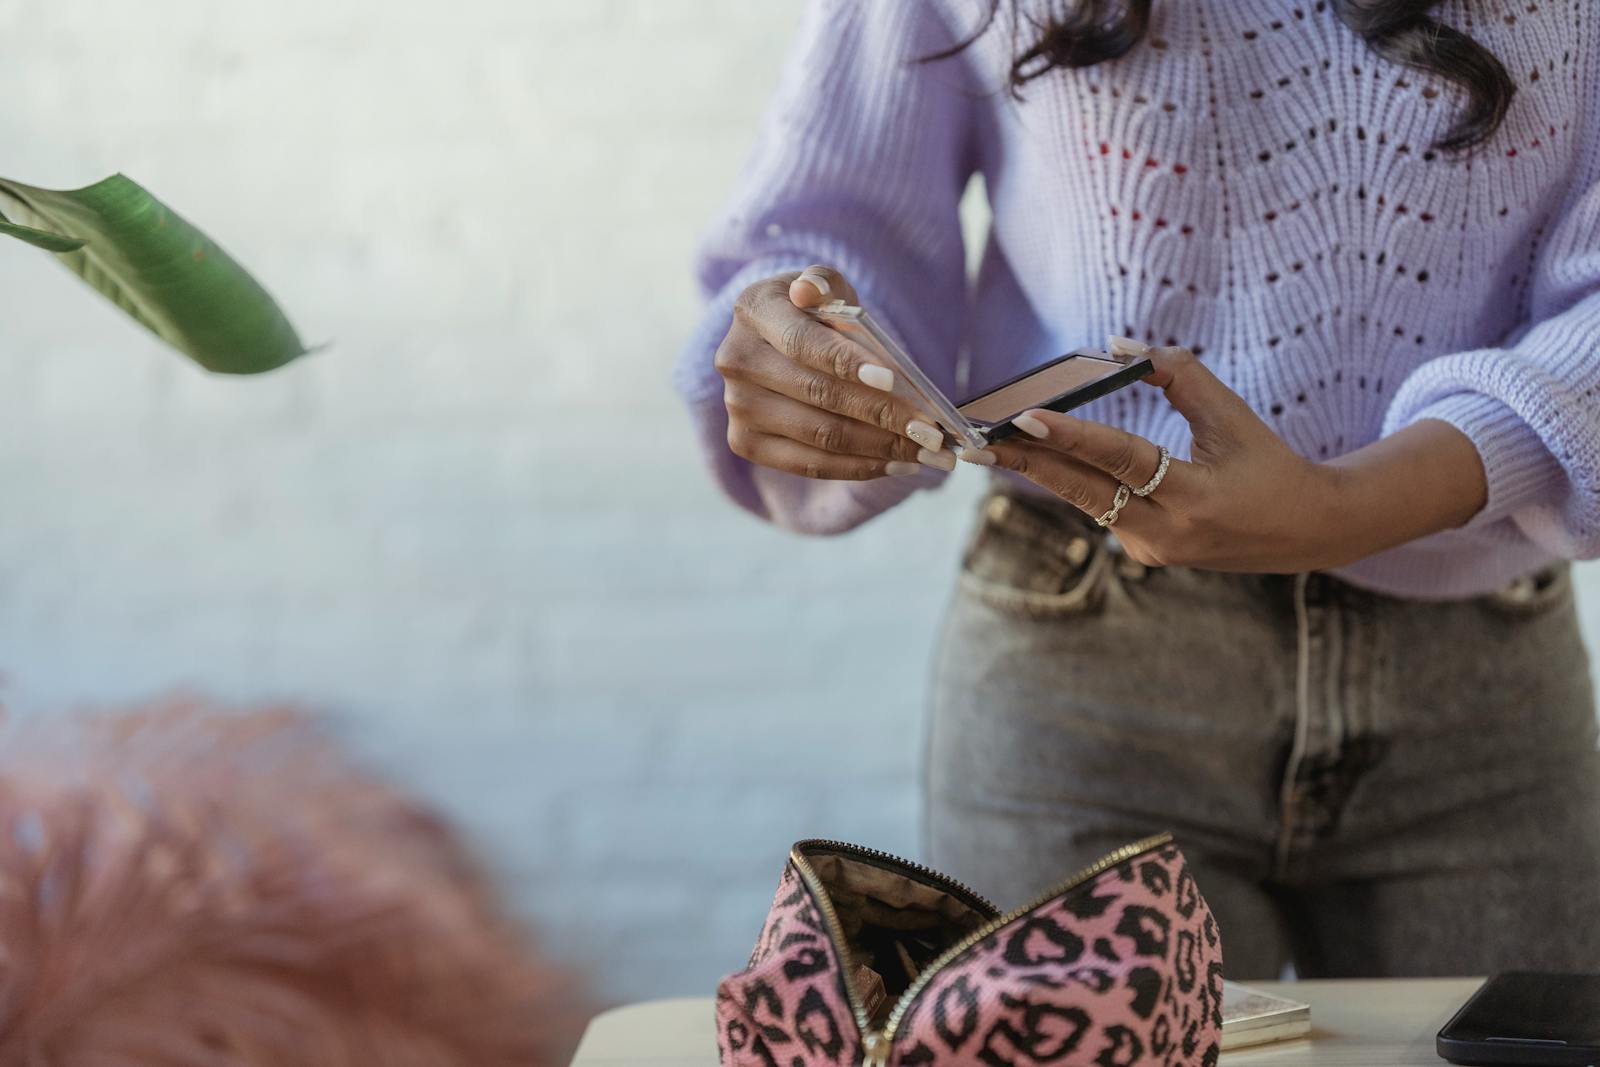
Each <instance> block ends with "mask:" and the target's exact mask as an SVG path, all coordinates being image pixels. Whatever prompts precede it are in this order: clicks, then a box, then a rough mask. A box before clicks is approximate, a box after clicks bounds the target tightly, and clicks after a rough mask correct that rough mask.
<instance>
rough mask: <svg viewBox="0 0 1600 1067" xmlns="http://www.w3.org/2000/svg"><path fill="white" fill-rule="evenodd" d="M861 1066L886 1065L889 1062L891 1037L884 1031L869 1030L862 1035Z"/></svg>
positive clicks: (878, 1066) (877, 1066) (882, 1066)
mask: <svg viewBox="0 0 1600 1067" xmlns="http://www.w3.org/2000/svg"><path fill="white" fill-rule="evenodd" d="M861 1050H862V1059H861V1067H884V1065H885V1064H887V1063H888V1062H889V1039H888V1038H887V1037H886V1036H884V1034H883V1032H882V1031H879V1030H868V1031H866V1032H865V1033H863V1034H862V1035H861Z"/></svg>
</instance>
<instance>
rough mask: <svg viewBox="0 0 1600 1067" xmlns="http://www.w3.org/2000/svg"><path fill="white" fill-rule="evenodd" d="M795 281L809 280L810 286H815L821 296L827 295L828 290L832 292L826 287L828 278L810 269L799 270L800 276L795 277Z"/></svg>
mask: <svg viewBox="0 0 1600 1067" xmlns="http://www.w3.org/2000/svg"><path fill="white" fill-rule="evenodd" d="M795 281H797V282H810V283H811V284H812V286H814V287H815V288H816V290H817V292H818V293H820V294H821V295H823V296H827V295H828V294H829V293H830V292H832V290H830V289H829V288H828V280H827V279H826V278H824V277H823V276H822V275H820V274H812V273H811V272H810V271H801V273H800V277H798V278H796V279H795Z"/></svg>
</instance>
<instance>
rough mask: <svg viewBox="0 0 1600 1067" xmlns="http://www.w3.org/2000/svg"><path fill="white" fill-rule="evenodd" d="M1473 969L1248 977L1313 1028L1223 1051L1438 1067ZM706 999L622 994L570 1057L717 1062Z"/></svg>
mask: <svg viewBox="0 0 1600 1067" xmlns="http://www.w3.org/2000/svg"><path fill="white" fill-rule="evenodd" d="M1481 982H1482V979H1479V978H1430V979H1409V978H1407V979H1383V980H1371V981H1368V980H1362V981H1334V982H1251V983H1250V984H1251V985H1253V986H1255V987H1256V988H1258V989H1263V990H1266V991H1268V992H1274V993H1279V994H1282V995H1283V996H1287V997H1293V998H1295V999H1296V1000H1302V1001H1305V1002H1306V1003H1308V1004H1310V1005H1311V1036H1310V1037H1308V1038H1300V1039H1298V1040H1295V1041H1285V1042H1281V1043H1279V1044H1276V1045H1263V1046H1261V1047H1259V1048H1245V1049H1239V1050H1237V1051H1235V1052H1225V1053H1223V1056H1222V1060H1223V1062H1224V1063H1226V1064H1232V1065H1236V1067H1290V1065H1295V1067H1365V1065H1367V1064H1381V1065H1384V1067H1439V1065H1441V1064H1443V1063H1444V1062H1445V1061H1443V1060H1441V1059H1439V1057H1438V1055H1437V1054H1436V1053H1435V1052H1434V1050H1433V1037H1434V1035H1435V1034H1436V1033H1438V1032H1439V1027H1441V1026H1443V1025H1444V1023H1445V1020H1447V1019H1448V1018H1449V1017H1450V1016H1451V1015H1452V1014H1453V1013H1454V1012H1455V1010H1456V1009H1457V1008H1458V1007H1460V1006H1461V1004H1462V1002H1464V1001H1465V1000H1466V999H1467V997H1468V996H1470V995H1471V994H1472V991H1473V990H1475V989H1477V988H1478V986H1479V984H1480V983H1481ZM714 1026H715V1024H714V1023H713V1021H712V1004H711V1000H710V999H709V998H706V997H692V998H686V999H680V1000H656V1001H650V1002H648V1003H644V1004H630V1005H628V1006H627V1007H623V1008H615V1009H613V1010H611V1011H608V1012H604V1013H603V1014H600V1015H597V1016H595V1018H594V1021H593V1022H591V1023H590V1024H589V1029H588V1031H587V1032H586V1033H585V1034H584V1035H583V1042H582V1043H581V1044H580V1045H579V1046H578V1054H577V1057H576V1058H575V1059H574V1060H573V1061H572V1067H633V1065H637V1067H716V1062H717V1040H716V1034H715V1032H714Z"/></svg>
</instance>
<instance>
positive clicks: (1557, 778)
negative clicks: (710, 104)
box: [679, 0, 1600, 978]
mask: <svg viewBox="0 0 1600 1067" xmlns="http://www.w3.org/2000/svg"><path fill="white" fill-rule="evenodd" d="M1124 8H1126V9H1125V10H1124ZM1008 88H1010V89H1011V90H1012V91H1011V92H1007V91H1006V90H1007V89H1008ZM973 174H982V175H983V176H984V178H985V180H986V186H987V189H988V193H989V199H990V203H991V205H992V207H993V211H994V223H993V228H992V232H991V236H990V238H989V241H988V244H987V246H986V248H985V249H984V254H983V258H982V264H981V267H980V269H979V271H978V273H977V277H976V280H975V281H974V282H973V283H972V287H971V291H970V292H969V287H968V282H967V279H966V277H965V273H964V270H963V250H962V244H961V236H960V230H959V227H958V220H957V201H958V199H959V198H960V196H961V194H962V191H963V189H964V188H965V186H966V184H967V181H968V179H969V177H970V176H971V175H973ZM700 277H701V281H702V283H703V285H704V287H705V289H706V291H707V293H708V295H709V296H710V299H711V307H710V311H709V313H708V315H707V317H706V319H705V322H704V324H703V327H702V329H701V330H700V331H699V333H698V334H697V335H696V337H695V339H694V341H693V342H692V343H691V344H690V345H689V347H688V350H687V352H686V354H685V357H684V359H683V361H682V363H681V365H680V368H679V384H680V387H681V389H682V391H683V392H684V394H685V396H686V397H687V399H688V400H689V402H690V403H691V404H692V406H693V408H694V410H695V412H696V414H697V416H698V418H699V421H700V425H701V427H702V429H703V434H704V440H705V445H706V449H707V452H708V454H709V456H710V459H711V465H712V467H713V469H714V471H715V473H716V475H717V477H718V478H719V480H720V481H721V483H722V485H723V486H724V487H725V488H726V490H727V491H728V492H729V493H730V494H731V495H732V496H733V498H734V499H735V500H737V501H738V502H739V503H740V504H742V505H743V506H745V507H746V508H748V509H750V510H752V511H754V512H756V513H757V514H760V515H763V516H766V517H768V518H770V519H772V520H773V521H776V522H778V523H781V524H783V525H785V526H789V527H792V528H794V529H798V530H804V531H809V532H814V533H834V532H838V531H841V530H845V529H848V528H850V527H853V526H855V525H857V524H859V523H861V522H864V521H866V520H867V519H869V518H871V517H872V516H873V515H875V514H877V513H879V512H881V511H883V510H884V509H886V508H888V507H890V506H892V505H894V504H896V503H898V502H899V501H901V500H903V499H905V498H906V497H907V496H908V495H909V494H910V493H911V492H913V491H914V490H916V489H919V488H922V487H926V486H932V485H935V484H937V483H938V482H939V480H940V479H942V478H943V477H945V472H947V471H949V470H950V469H951V468H952V467H953V465H954V464H953V458H954V457H953V456H952V455H951V453H950V452H949V451H948V450H947V449H946V448H944V447H943V442H942V440H941V438H940V436H939V433H938V431H937V430H934V429H933V428H932V427H930V426H927V425H925V424H924V423H923V421H922V420H920V419H919V418H918V412H917V411H916V410H915V409H914V408H913V407H911V406H910V405H909V404H907V403H906V402H904V401H903V400H902V399H901V398H900V396H899V395H898V394H896V393H893V392H889V391H886V390H887V389H888V388H891V387H892V385H893V380H892V379H893V375H892V373H891V372H890V371H889V370H887V369H885V368H875V367H873V366H871V365H870V364H869V363H868V362H867V361H866V360H865V353H864V352H863V350H860V349H857V348H854V347H851V346H847V345H843V344H842V343H841V341H840V340H839V338H838V337H837V336H836V335H834V334H832V333H830V332H828V331H827V330H825V329H824V328H822V327H821V326H819V325H818V324H816V323H814V322H812V321H810V320H808V318H807V317H806V316H805V315H804V314H803V313H802V312H801V311H800V310H799V308H800V307H804V306H808V305H812V304H817V303H820V302H822V301H824V300H832V299H840V298H842V299H845V300H848V301H851V302H859V303H861V304H863V305H864V306H866V307H868V308H869V309H871V310H872V311H873V312H874V314H875V315H876V316H877V317H879V318H880V319H881V320H883V321H884V322H885V323H886V325H887V326H888V328H889V329H891V331H892V332H894V333H896V334H897V336H898V337H899V339H900V340H901V341H902V343H903V344H904V345H905V347H906V349H907V350H908V351H909V352H911V353H912V354H913V355H914V357H915V358H916V359H917V360H918V362H919V363H921V364H922V365H923V367H924V369H925V370H927V371H928V372H929V373H930V375H931V376H932V377H933V378H934V379H935V380H936V381H937V382H938V383H939V384H940V386H941V388H943V389H944V390H945V391H946V392H947V393H950V394H951V395H955V396H957V397H961V396H968V395H974V394H976V393H978V392H981V391H982V390H983V389H985V388H986V387H988V386H990V385H992V384H994V383H996V382H999V381H1003V380H1005V379H1007V378H1009V377H1011V376H1012V375H1014V374H1016V373H1017V372H1018V371H1020V370H1023V369H1026V368H1028V367H1030V366H1033V365H1036V364H1038V363H1041V362H1043V361H1044V360H1046V359H1047V358H1049V357H1052V356H1054V355H1057V354H1059V353H1060V352H1064V351H1068V350H1071V349H1074V348H1077V347H1079V346H1081V345H1084V344H1086V343H1098V342H1099V341H1100V339H1101V338H1104V337H1106V336H1107V335H1108V334H1120V335H1126V336H1127V337H1128V338H1130V339H1137V340H1130V341H1127V342H1122V341H1119V342H1117V343H1118V344H1121V345H1122V346H1123V347H1133V348H1135V349H1142V348H1143V347H1144V346H1145V345H1146V344H1148V345H1151V346H1154V347H1152V348H1151V349H1150V351H1149V355H1150V358H1151V359H1152V360H1153V361H1154V364H1155V368H1156V369H1155V372H1154V373H1153V374H1152V375H1151V376H1150V377H1149V378H1148V379H1147V383H1148V384H1145V385H1136V386H1134V387H1132V388H1129V389H1125V390H1122V391H1120V392H1118V393H1115V394H1113V395H1112V396H1110V397H1107V398H1105V399H1102V400H1099V401H1096V402H1095V403H1094V404H1092V405H1090V406H1088V407H1085V408H1083V409H1080V410H1079V411H1078V412H1077V413H1076V415H1077V417H1069V416H1065V415H1057V414H1054V413H1051V412H1035V413H1034V414H1033V417H1032V418H1031V419H1025V420H1023V422H1024V424H1023V429H1025V430H1026V431H1028V434H1029V435H1030V436H1028V437H1020V436H1019V437H1017V438H1012V439H1010V440H1008V441H1006V442H1004V443H1001V444H997V445H995V446H992V447H991V448H989V449H987V450H984V451H983V452H981V453H974V454H970V455H967V456H964V457H963V458H968V459H971V460H973V461H974V462H980V463H986V464H991V465H992V466H993V467H994V468H995V469H996V473H995V475H994V477H995V481H994V487H993V489H992V492H991V495H990V496H989V498H988V499H987V500H986V501H985V503H984V505H983V508H982V513H981V515H980V518H979V523H978V526H977V529H976V530H975V532H974V535H973V538H972V540H971V542H970V544H969V546H968V550H967V553H966V556H965V560H964V566H963V569H962V575H961V580H960V582H959V585H958V591H957V594H956V597H955V599H954V602H953V605H952V608H951V612H950V616H949V620H948V624H947V627H946V630H945V634H944V638H943V647H942V649H941V650H940V652H939V654H938V656H937V662H938V663H939V665H940V666H939V668H938V670H937V674H936V678H935V682H934V700H933V721H932V726H931V744H930V754H929V759H930V762H929V770H928V784H929V825H930V831H931V837H932V841H931V845H932V853H933V855H932V860H933V862H934V863H935V864H936V865H938V866H940V867H941V868H944V869H948V870H950V871H952V872H954V873H956V874H958V875H965V876H967V877H969V878H970V880H972V881H974V882H977V883H979V884H981V885H983V886H985V887H998V888H999V889H1001V890H1002V891H1003V892H1004V893H1005V894H1006V895H1008V896H1009V897H1011V898H1014V899H1020V898H1021V897H1023V896H1024V895H1027V894H1030V893H1032V892H1033V891H1035V890H1037V889H1039V888H1041V887H1042V886H1044V885H1046V884H1047V883H1048V882H1050V881H1051V880H1053V879H1055V878H1057V877H1059V876H1060V875H1061V874H1062V873H1063V872H1065V871H1068V870H1071V869H1073V868H1074V866H1075V865H1076V864H1078V863H1079V862H1080V861H1084V860H1087V859H1090V858H1092V857H1094V856H1096V855H1098V854H1100V853H1101V852H1103V851H1105V850H1106V849H1108V848H1110V847H1113V846H1115V845H1117V844H1120V843H1123V842H1125V841H1128V840H1130V839H1133V838H1136V837H1138V836H1140V835H1142V834H1145V833H1147V832H1150V831H1152V830H1157V829H1163V828H1172V829H1174V830H1175V831H1176V832H1177V833H1178V836H1179V839H1180V841H1181V842H1182V844H1183V845H1184V847H1185V849H1186V851H1187V852H1188V853H1189V855H1190V857H1191V859H1192V860H1193V861H1194V862H1195V864H1196V868H1197V870H1198V871H1199V877H1200V878H1201V884H1202V886H1203V887H1204V888H1205V891H1206V895H1207V898H1208V899H1209V900H1210V901H1211V903H1212V905H1213V907H1214V910H1215V912H1216V913H1217V916H1218V921H1219V923H1220V925H1221V928H1222V930H1223V933H1224V939H1225V946H1226V958H1227V969H1228V973H1229V975H1230V977H1235V978H1251V977H1266V976H1275V975H1276V974H1278V973H1279V972H1280V971H1281V970H1282V968H1283V967H1284V965H1285V964H1286V963H1288V962H1291V961H1292V962H1293V964H1294V965H1295V966H1296V968H1297V969H1298V971H1299V973H1301V974H1302V975H1354V974H1445V973H1451V974H1477V973H1485V972H1490V971H1494V970H1499V969H1503V968H1508V967H1513V966H1517V967H1529V968H1568V969H1585V970H1587V969H1592V968H1593V967H1594V965H1595V960H1596V959H1600V767H1597V763H1596V760H1597V756H1596V752H1595V741H1596V733H1595V709H1594V698H1593V695H1592V691H1591V687H1590V682H1589V673H1588V665H1587V662H1586V657H1585V653H1584V650H1583V645H1582V642H1581V640H1580V637H1579V634H1578V629H1577V622H1576V618H1575V613H1574V608H1573V599H1572V592H1571V587H1570V579H1569V577H1568V567H1567V565H1566V564H1565V562H1564V561H1565V560H1570V559H1576V558H1588V557H1593V556H1595V555H1597V554H1600V12H1595V11H1593V10H1592V5H1589V4H1587V3H1583V2H1574V0H1561V2H1551V0H1541V2H1538V3H1533V2H1526V0H1518V2H1516V3H1509V2H1496V3H1490V2H1488V0H1450V2H1448V3H1443V4H1438V5H1433V4H1429V3H1425V2H1418V0H1334V2H1332V3H1323V2H1317V0H1167V2H1158V3H1156V4H1155V5H1153V6H1152V5H1150V4H1149V3H1148V2H1147V0H1141V2H1135V3H1131V4H1127V5H1120V4H1110V3H1106V2H1104V0H1093V2H1089V3H1086V4H1080V5H1078V7H1077V8H1076V9H1075V10H1065V11H1064V10H1062V9H1061V7H1060V5H1054V6H1051V5H1046V4H1043V3H1026V2H1023V3H1019V4H1012V3H1005V4H1001V3H998V2H997V3H994V4H992V5H991V4H990V3H988V2H985V0H940V2H937V3H932V2H930V3H922V2H914V0H873V2H871V3H867V2H860V3H842V2H824V3H818V2H813V3H812V4H810V5H809V6H808V9H807V14H806V16H805V20H804V26H803V29H802V31H801V38H800V43H799V46H798V48H797V49H796V51H795V53H794V55H793V57H792V59H791V61H790V63H789V64H788V66H787V69H786V72H785V75H784V78H783V81H782V85H781V89H780V91H779V94H778V98H777V100H776V102H775V104H774V105H773V107H772V109H771V111H770V113H769V114H768V116H767V118H766V121H765V124H764V126H763V128H762V133H761V136H760V139H759V143H758V146H757V148H756V150H755V153H754V157H753V159H752V161H751V162H750V164H749V165H748V167H747V168H746V170H745V172H744V174H743V176H742V179H741V181H740V184H739V186H738V189H737V192H736V193H735V195H734V197H733V199H732V202H731V203H730V205H729V206H728V208H727V211H726V213H725V214H724V215H723V217H722V218H721V219H720V221H719V222H718V224H717V225H716V227H715V228H714V229H713V231H712V233H711V235H710V236H709V238H708V240H707V243H706V245H705V247H704V250H703V255H702V258H701V261H700ZM1180 345H1181V346H1182V347H1180ZM963 353H968V354H969V355H970V366H969V367H965V368H963V366H962V361H961V357H962V354H963ZM1162 449H1166V450H1167V451H1168V452H1169V453H1170V455H1171V457H1172V458H1171V461H1170V463H1169V464H1168V465H1167V467H1166V469H1165V471H1164V472H1162V473H1160V474H1159V475H1158V471H1161V466H1162V465H1161V460H1162V458H1163V455H1164V454H1163V452H1162V451H1161V450H1162ZM1119 486H1127V487H1128V489H1129V490H1134V489H1138V490H1145V489H1150V492H1149V493H1148V495H1134V494H1133V493H1132V492H1125V491H1119ZM1152 486H1153V489H1152V488H1151V487H1152ZM1097 520H1098V521H1099V522H1115V526H1114V527H1111V528H1108V527H1106V526H1102V525H1098V524H1097ZM1113 529H1114V532H1115V535H1116V536H1115V538H1114V539H1113V538H1112V537H1110V536H1109V534H1110V533H1111V531H1112V530H1113Z"/></svg>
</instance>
